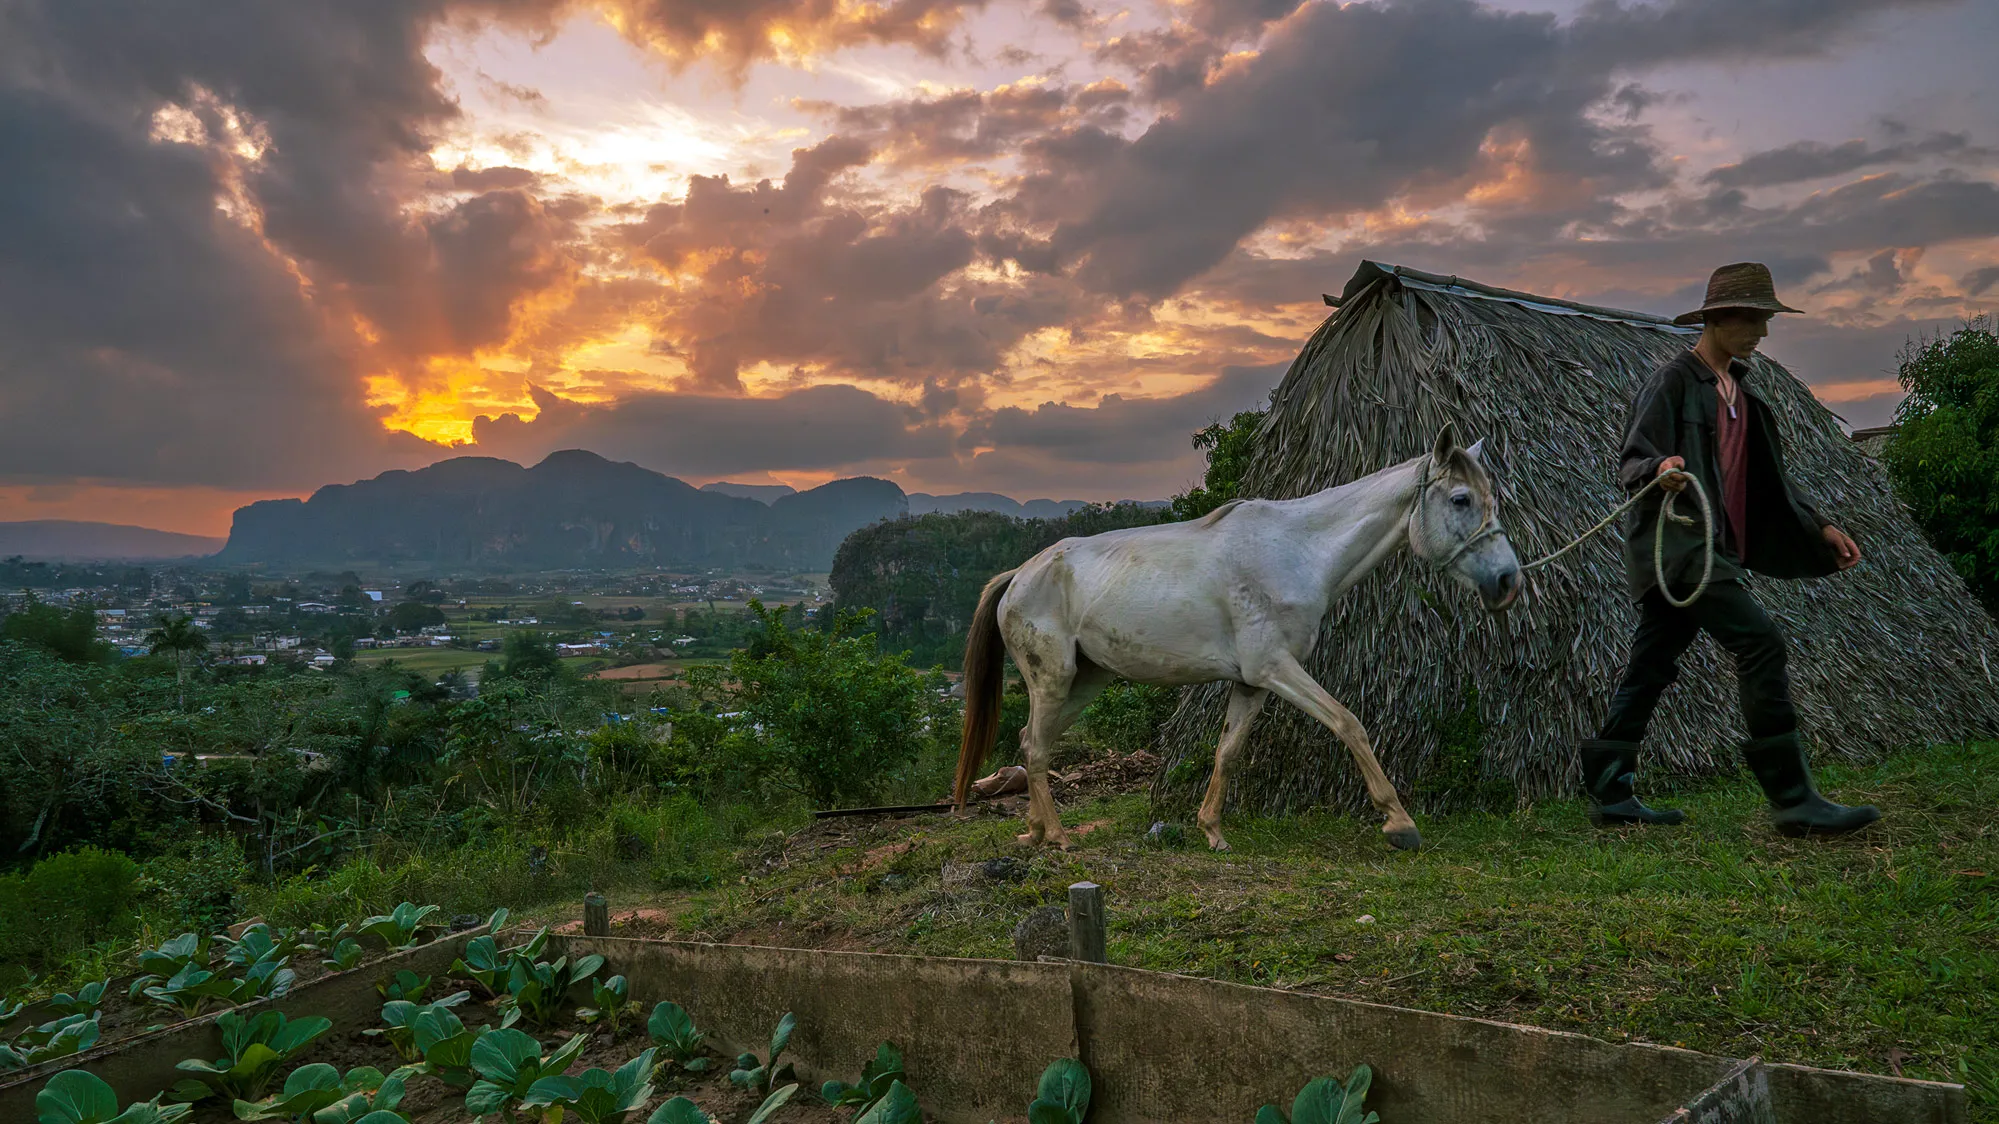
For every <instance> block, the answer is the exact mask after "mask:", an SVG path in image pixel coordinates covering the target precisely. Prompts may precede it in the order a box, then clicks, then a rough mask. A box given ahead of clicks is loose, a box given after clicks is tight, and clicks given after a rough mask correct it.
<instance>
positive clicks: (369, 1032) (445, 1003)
mask: <svg viewBox="0 0 1999 1124" xmlns="http://www.w3.org/2000/svg"><path fill="white" fill-rule="evenodd" d="M470 998H472V993H471V992H469V991H459V992H453V993H452V994H450V995H447V996H445V997H444V998H442V999H440V1000H438V1001H437V1002H435V1003H424V1004H417V1003H412V1002H410V1001H409V1000H407V999H391V1000H389V1001H388V1002H387V1003H384V1004H382V1025H381V1026H371V1027H369V1028H368V1029H366V1030H363V1031H362V1032H361V1033H362V1034H363V1035H365V1036H367V1037H369V1038H386V1039H388V1040H389V1045H390V1046H393V1047H394V1048H395V1051H396V1053H398V1054H401V1055H402V1056H403V1060H405V1061H411V1062H416V1061H422V1060H423V1051H422V1049H421V1048H420V1047H418V1046H417V1044H416V1024H417V1020H418V1019H419V1018H421V1017H422V1015H423V1013H424V1012H425V1011H430V1010H443V1009H444V1008H447V1007H456V1006H458V1005H459V1004H460V1003H463V1002H465V1001H466V1000H467V999H470ZM461 1025H462V1024H461ZM454 1033H455V1032H454ZM447 1037H449V1036H448V1035H447Z"/></svg>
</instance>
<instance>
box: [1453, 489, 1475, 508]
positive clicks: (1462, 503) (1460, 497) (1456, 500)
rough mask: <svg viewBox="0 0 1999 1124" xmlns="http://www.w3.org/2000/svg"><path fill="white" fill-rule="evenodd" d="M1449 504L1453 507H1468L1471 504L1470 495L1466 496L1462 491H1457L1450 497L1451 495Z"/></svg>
mask: <svg viewBox="0 0 1999 1124" xmlns="http://www.w3.org/2000/svg"><path fill="white" fill-rule="evenodd" d="M1451 506H1453V507H1470V506H1471V497H1470V496H1467V495H1465V494H1464V493H1463V492H1459V493H1458V494H1457V495H1455V496H1452V497H1451Z"/></svg>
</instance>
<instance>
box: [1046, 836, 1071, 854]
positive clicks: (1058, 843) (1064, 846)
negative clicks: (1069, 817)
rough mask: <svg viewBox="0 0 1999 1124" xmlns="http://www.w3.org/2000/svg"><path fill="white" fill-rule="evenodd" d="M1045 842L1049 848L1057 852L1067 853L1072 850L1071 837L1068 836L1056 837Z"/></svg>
mask: <svg viewBox="0 0 1999 1124" xmlns="http://www.w3.org/2000/svg"><path fill="white" fill-rule="evenodd" d="M1045 842H1046V844H1047V846H1049V847H1053V848H1054V849H1055V850H1057V851H1067V850H1071V849H1072V848H1071V847H1070V845H1069V837H1068V836H1066V835H1058V836H1055V837H1054V838H1051V839H1048V840H1046V841H1045Z"/></svg>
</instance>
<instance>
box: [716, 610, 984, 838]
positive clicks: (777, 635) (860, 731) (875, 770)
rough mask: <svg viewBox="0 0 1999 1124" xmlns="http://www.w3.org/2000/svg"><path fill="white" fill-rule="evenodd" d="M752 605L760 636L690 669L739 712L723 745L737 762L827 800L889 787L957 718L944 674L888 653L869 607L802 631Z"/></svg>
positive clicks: (781, 614)
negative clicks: (945, 692)
mask: <svg viewBox="0 0 1999 1124" xmlns="http://www.w3.org/2000/svg"><path fill="white" fill-rule="evenodd" d="M749 613H750V615H751V616H752V617H753V618H754V620H755V621H756V623H757V626H758V629H757V632H756V634H755V635H754V637H753V639H752V642H751V644H750V645H749V646H748V647H746V648H744V649H742V650H739V651H737V652H736V653H734V654H733V655H732V656H731V657H730V658H729V665H728V667H726V668H723V667H713V666H710V667H698V668H695V669H694V670H693V671H691V672H690V673H689V679H690V681H691V682H692V683H693V685H694V689H695V690H696V691H697V692H700V693H702V694H704V695H706V696H708V697H710V698H714V699H718V700H726V702H727V705H729V706H730V707H732V708H733V709H734V710H735V711H736V712H737V714H738V718H737V719H736V725H735V727H734V732H733V733H732V734H731V735H730V737H729V741H728V744H726V745H725V746H724V747H723V749H724V751H725V753H724V756H725V757H727V758H728V759H730V760H731V761H732V762H733V763H739V764H740V763H749V764H750V765H751V766H752V767H753V768H754V767H756V766H761V767H762V771H763V772H764V773H765V775H766V776H768V777H769V778H770V779H772V780H775V781H776V782H778V783H779V784H781V785H786V786H788V787H794V788H796V789H798V790H800V791H802V792H803V793H804V794H805V795H806V796H808V797H809V798H811V799H812V800H813V802H815V803H816V804H818V805H819V806H821V807H827V806H830V805H833V804H835V803H838V802H840V801H843V800H862V799H868V798H871V797H874V796H876V795H878V794H880V793H881V792H882V791H883V790H884V789H885V788H887V787H888V785H889V783H890V782H891V781H892V780H894V779H895V778H896V776H897V775H898V774H899V773H901V772H902V771H903V770H904V769H906V768H907V767H908V766H910V765H911V764H913V763H914V762H916V760H917V759H918V757H919V756H921V754H922V752H923V750H924V749H925V748H926V747H927V746H930V745H932V744H934V742H933V739H934V738H937V737H941V736H943V732H944V731H945V730H946V729H947V727H951V725H952V724H951V723H950V722H949V721H948V720H947V718H946V717H945V714H944V709H943V704H942V702H941V700H940V699H939V689H940V688H941V687H942V686H943V683H944V677H943V675H942V674H940V673H937V672H931V673H929V674H928V675H926V674H924V673H922V672H919V671H916V670H915V669H913V668H911V667H909V666H908V665H906V664H905V663H904V662H903V659H902V657H901V656H900V655H884V654H882V653H881V651H880V650H879V647H878V645H879V641H878V638H877V637H876V636H875V635H874V634H873V633H871V632H865V631H862V629H863V627H864V625H865V623H866V614H865V613H859V612H850V613H842V614H840V615H839V618H838V619H837V620H836V621H835V622H834V627H833V628H832V629H830V630H827V629H803V630H794V629H792V628H791V627H790V625H789V623H788V621H787V617H788V615H789V612H788V610H787V609H785V608H778V609H774V610H773V609H766V608H764V606H763V603H762V602H759V601H751V602H750V604H749ZM732 681H733V683H734V684H735V686H734V689H733V690H731V689H730V687H729V684H730V682H732ZM933 731H934V733H933ZM953 732H954V733H955V730H953Z"/></svg>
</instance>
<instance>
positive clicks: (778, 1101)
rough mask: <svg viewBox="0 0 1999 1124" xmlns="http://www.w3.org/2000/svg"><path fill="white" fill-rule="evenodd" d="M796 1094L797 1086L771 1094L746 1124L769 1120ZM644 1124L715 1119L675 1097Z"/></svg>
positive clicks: (701, 1123) (706, 1123) (698, 1123)
mask: <svg viewBox="0 0 1999 1124" xmlns="http://www.w3.org/2000/svg"><path fill="white" fill-rule="evenodd" d="M796 1092H798V1086H797V1085H786V1086H784V1087H783V1088H781V1089H778V1090H777V1091H775V1092H773V1093H771V1095H770V1096H768V1097H765V1098H764V1102H763V1103H762V1104H760V1105H758V1106H757V1110H756V1111H755V1112H753V1113H751V1114H750V1118H749V1120H748V1121H747V1122H746V1124H764V1121H766V1120H769V1119H770V1118H771V1116H772V1114H774V1113H775V1112H777V1110H778V1109H780V1108H783V1107H784V1106H785V1103H786V1102H788V1101H789V1100H791V1097H792V1094H794V1093H796ZM646 1124H715V1118H714V1117H712V1116H709V1115H708V1114H707V1113H705V1112H703V1111H701V1109H700V1106H698V1105H696V1104H695V1103H694V1102H693V1101H690V1100H688V1099H687V1098H686V1097H675V1098H673V1099H672V1100H670V1101H668V1102H666V1103H665V1104H663V1105H660V1106H659V1107H658V1108H656V1109H654V1110H653V1112H652V1115H651V1116H648V1117H646Z"/></svg>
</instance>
